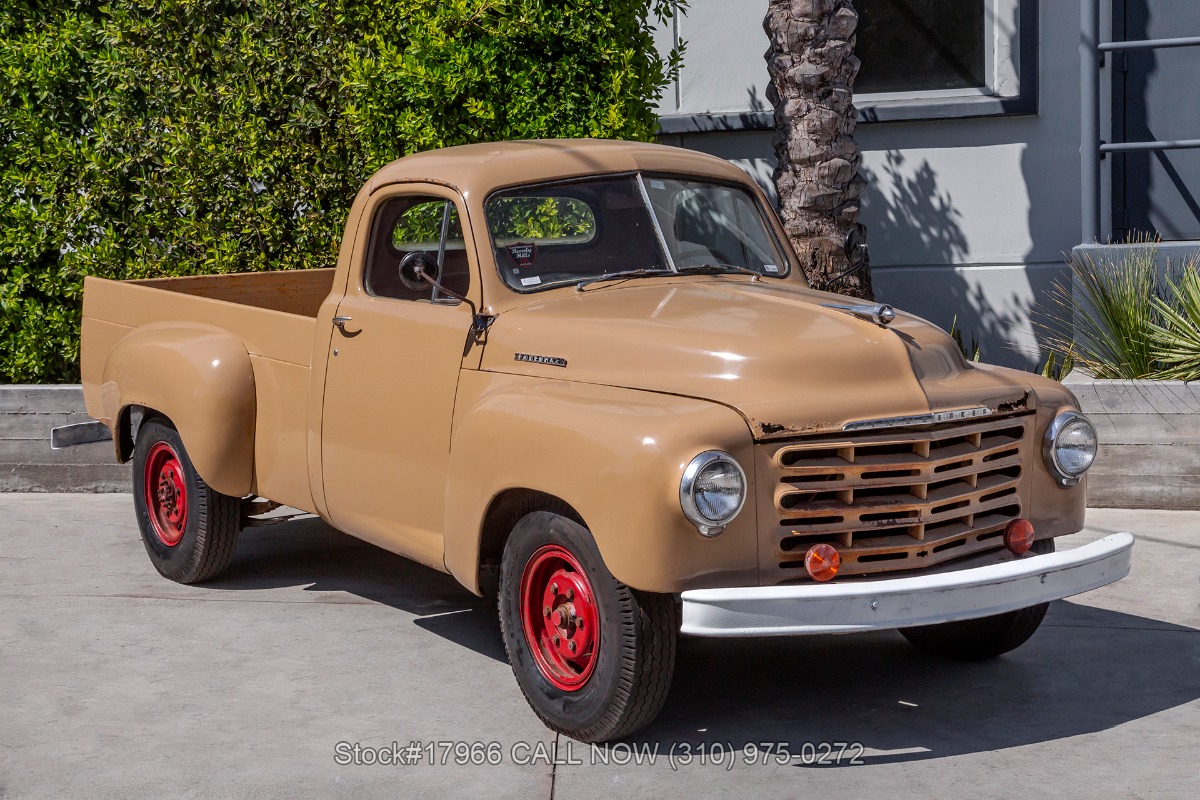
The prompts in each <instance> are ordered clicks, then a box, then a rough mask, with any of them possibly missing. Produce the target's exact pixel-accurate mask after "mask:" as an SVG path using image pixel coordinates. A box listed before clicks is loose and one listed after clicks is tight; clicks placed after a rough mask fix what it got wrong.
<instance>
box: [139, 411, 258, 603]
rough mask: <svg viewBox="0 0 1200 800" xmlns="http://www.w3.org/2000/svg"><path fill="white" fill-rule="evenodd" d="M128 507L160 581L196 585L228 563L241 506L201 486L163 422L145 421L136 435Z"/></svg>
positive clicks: (177, 439)
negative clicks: (161, 578) (129, 505)
mask: <svg viewBox="0 0 1200 800" xmlns="http://www.w3.org/2000/svg"><path fill="white" fill-rule="evenodd" d="M133 505H134V509H135V511H136V512H137V520H138V527H139V528H141V531H142V543H143V544H144V545H145V546H146V553H147V555H149V556H150V563H152V564H154V568H155V569H157V570H158V571H159V574H161V575H162V576H163V577H165V578H170V579H171V580H173V581H177V582H179V583H199V582H201V581H206V580H210V579H212V578H215V577H216V576H217V575H219V574H220V573H221V572H223V571H224V570H225V568H226V567H228V566H229V562H230V561H232V560H233V553H234V549H235V548H236V546H237V537H238V533H239V532H240V529H241V509H242V501H241V499H239V498H236V497H230V496H228V495H224V494H221V493H220V492H218V491H216V490H215V489H213V488H212V487H210V486H209V485H208V484H207V483H205V482H204V479H203V478H201V477H200V475H199V474H198V473H197V472H196V468H195V466H193V464H192V461H191V459H190V458H188V454H187V450H186V449H185V448H184V446H183V440H182V439H181V438H180V436H179V432H178V431H176V430H175V429H174V428H173V427H171V426H170V425H169V424H168V423H167V422H166V421H165V420H162V419H153V420H149V421H147V422H145V423H143V424H142V426H141V428H140V430H139V431H138V437H137V444H136V445H135V446H134V449H133Z"/></svg>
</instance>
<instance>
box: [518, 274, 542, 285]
mask: <svg viewBox="0 0 1200 800" xmlns="http://www.w3.org/2000/svg"><path fill="white" fill-rule="evenodd" d="M541 282H542V279H541V278H539V277H538V276H537V275H534V276H533V277H532V278H521V285H522V286H537V285H538V284H539V283H541Z"/></svg>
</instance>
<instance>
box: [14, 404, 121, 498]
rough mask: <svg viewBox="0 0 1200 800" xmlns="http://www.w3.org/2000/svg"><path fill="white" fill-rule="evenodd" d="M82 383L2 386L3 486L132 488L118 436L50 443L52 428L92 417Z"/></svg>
mask: <svg viewBox="0 0 1200 800" xmlns="http://www.w3.org/2000/svg"><path fill="white" fill-rule="evenodd" d="M89 419H90V417H88V415H87V414H86V413H85V412H84V410H83V390H82V389H81V388H80V387H79V386H20V385H18V386H0V492H128V491H129V490H130V488H131V486H132V478H131V477H130V474H131V473H130V468H129V465H128V464H118V463H117V462H116V457H115V456H114V455H113V444H112V442H96V443H94V444H83V445H78V446H76V447H68V448H65V449H63V450H51V449H50V429H51V428H53V427H55V426H56V425H69V424H70V423H73V422H86V421H88V420H89Z"/></svg>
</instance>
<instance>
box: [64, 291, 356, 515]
mask: <svg viewBox="0 0 1200 800" xmlns="http://www.w3.org/2000/svg"><path fill="white" fill-rule="evenodd" d="M333 275H334V271H333V270H332V269H321V270H303V271H299V270H298V271H291V270H288V271H277V272H256V273H240V274H229V275H203V276H196V277H186V278H154V279H149V280H135V281H112V280H105V279H102V278H87V279H86V281H85V283H84V301H83V343H84V344H83V352H82V353H81V354H80V356H81V365H82V379H83V391H84V401H85V403H86V404H87V410H88V413H89V414H90V415H91V416H93V417H94V418H96V419H99V420H101V421H102V422H105V423H106V424H111V421H110V420H109V419H107V418H106V415H105V413H104V406H103V403H102V385H103V382H104V368H105V364H106V363H107V361H108V356H109V354H110V353H111V352H112V349H113V348H114V347H116V345H117V343H118V342H120V341H121V339H122V338H124V337H125V336H127V335H128V334H129V333H131V332H132V331H134V330H136V329H138V328H141V327H143V326H145V325H152V324H158V323H190V324H201V325H209V326H213V327H217V328H221V329H223V330H226V331H229V332H230V333H231V334H233V335H234V336H236V337H237V338H238V339H240V340H241V341H242V343H243V344H244V345H245V347H246V352H247V353H248V354H249V356H250V362H251V365H252V367H253V370H254V383H255V398H256V405H257V411H256V415H255V442H254V461H255V469H254V472H255V478H256V484H255V487H256V488H255V491H256V493H257V494H260V495H262V496H264V497H269V498H270V499H272V500H276V501H279V502H281V503H285V504H287V505H290V506H294V507H297V508H301V509H304V510H312V508H313V502H312V496H311V492H310V489H309V475H308V469H307V464H308V453H307V430H308V398H309V389H310V386H311V381H310V366H311V363H312V354H313V344H314V334H315V324H316V323H315V320H316V316H317V312H318V310H319V309H320V307H321V303H322V302H324V300H325V299H326V297H327V296H328V295H329V291H330V288H331V287H332V284H333ZM185 444H186V442H185Z"/></svg>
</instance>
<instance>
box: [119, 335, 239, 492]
mask: <svg viewBox="0 0 1200 800" xmlns="http://www.w3.org/2000/svg"><path fill="white" fill-rule="evenodd" d="M100 393H101V402H102V404H103V408H104V418H105V419H108V420H111V421H112V423H111V424H112V425H113V426H114V430H113V439H114V441H116V442H117V443H118V453H117V455H118V458H122V459H123V458H125V457H127V455H128V454H127V453H124V452H122V449H123V448H121V447H120V442H121V441H122V438H121V431H120V430H118V428H119V427H120V426H121V424H122V421H123V420H125V419H127V418H128V416H129V415H128V414H127V413H126V411H127V410H128V409H129V408H131V407H135V406H141V407H144V408H145V409H148V410H153V411H156V412H158V413H161V414H163V415H165V416H166V417H168V418H169V419H170V420H171V422H172V423H173V424H174V425H175V427H176V429H177V430H178V431H179V435H180V437H182V439H183V443H184V446H185V447H187V452H188V456H189V457H190V458H191V460H192V463H193V464H194V465H195V467H196V471H197V472H198V473H199V474H200V477H202V478H203V479H204V481H205V482H206V483H208V485H209V486H211V487H212V488H214V489H216V490H217V491H218V492H220V493H222V494H226V495H230V496H232V497H242V496H244V495H247V494H249V493H250V492H251V489H252V486H253V480H254V413H255V395H254V371H253V369H252V368H251V365H250V356H249V355H248V354H247V353H246V348H245V346H244V345H243V344H242V342H241V340H240V339H238V338H237V337H236V336H234V335H232V334H231V333H229V332H228V331H225V330H222V329H220V328H216V327H213V326H211V325H201V324H197V323H180V322H163V323H153V324H150V325H143V326H142V327H140V328H137V329H136V330H134V331H132V332H131V333H129V334H128V335H127V336H125V337H124V338H122V339H121V340H120V341H119V342H118V343H117V344H116V346H114V347H113V349H112V352H111V353H110V354H109V356H108V360H107V361H106V362H105V364H104V372H103V378H102V381H101V389H100Z"/></svg>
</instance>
